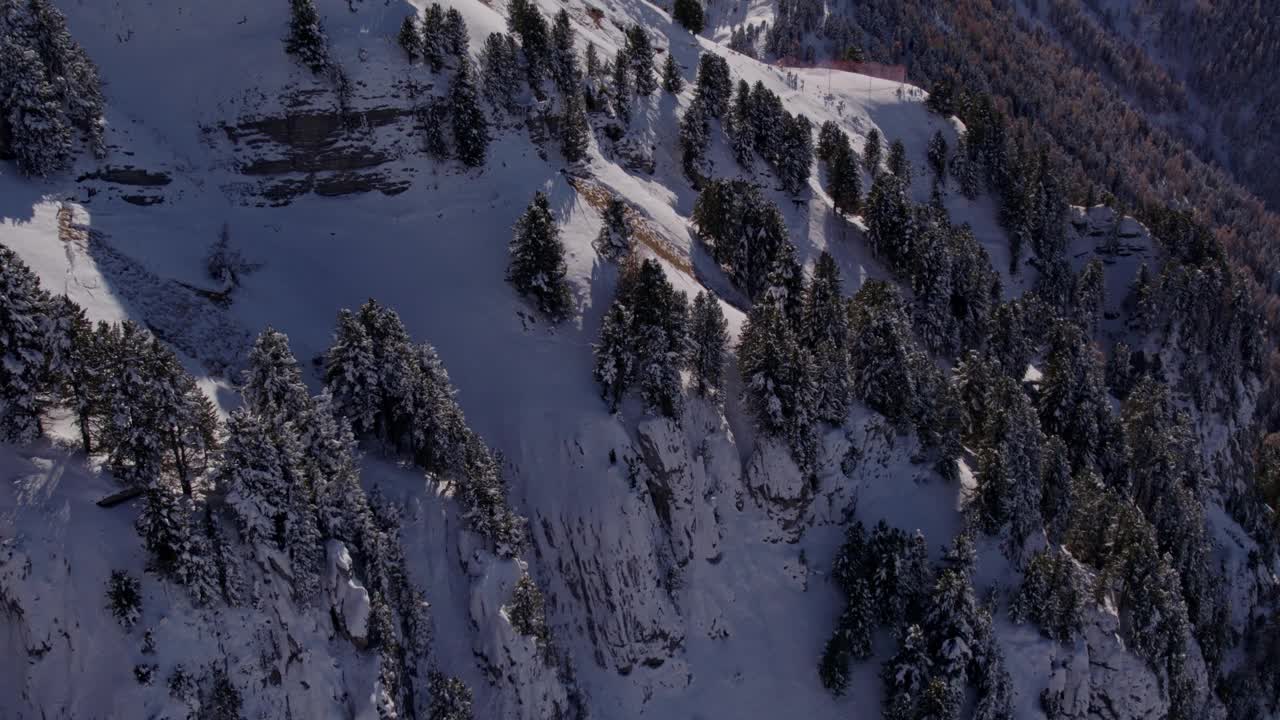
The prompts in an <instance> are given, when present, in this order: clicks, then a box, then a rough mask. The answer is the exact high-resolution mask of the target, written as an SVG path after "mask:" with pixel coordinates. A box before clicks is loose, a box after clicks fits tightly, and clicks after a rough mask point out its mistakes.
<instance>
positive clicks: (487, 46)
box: [480, 32, 520, 116]
mask: <svg viewBox="0 0 1280 720" xmlns="http://www.w3.org/2000/svg"><path fill="white" fill-rule="evenodd" d="M516 52H517V51H516V43H515V40H513V39H512V38H511V36H510V35H506V34H504V33H496V32H495V33H489V37H487V38H485V41H484V47H483V48H481V50H480V83H481V85H482V86H483V87H484V94H485V97H486V98H487V99H488V100H489V103H490V104H491V105H493V107H494V109H496V110H502V111H505V112H506V113H507V114H508V115H512V116H514V115H515V114H516V113H517V112H518V111H519V108H520V105H519V99H520V63H519V59H518V57H517V55H516Z"/></svg>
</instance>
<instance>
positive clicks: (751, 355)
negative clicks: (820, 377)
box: [738, 303, 814, 466]
mask: <svg viewBox="0 0 1280 720" xmlns="http://www.w3.org/2000/svg"><path fill="white" fill-rule="evenodd" d="M738 372H739V374H740V375H741V376H742V385H743V393H744V395H745V402H746V403H747V407H748V408H749V409H750V410H751V413H752V415H753V416H754V417H755V419H756V422H757V423H758V424H759V425H760V427H761V429H762V430H764V431H765V432H766V433H769V434H772V435H775V436H778V437H781V438H784V439H786V440H788V441H789V442H791V445H792V449H793V451H797V450H799V449H800V448H801V447H804V441H806V440H808V439H809V438H808V435H809V431H810V428H811V427H812V422H813V394H814V388H813V376H814V369H813V360H812V358H811V357H810V356H809V353H808V352H806V351H805V350H804V348H803V347H802V346H801V345H800V342H799V339H798V338H797V337H796V333H795V331H794V329H793V327H792V323H791V322H790V321H789V320H788V319H787V317H786V315H785V314H784V313H783V312H782V310H781V308H780V307H779V306H778V305H776V304H775V303H757V304H756V306H755V307H754V308H752V311H751V314H750V315H748V317H747V322H746V324H745V325H744V326H743V329H742V336H741V341H740V342H739V345H738ZM797 460H798V461H800V462H801V464H802V466H803V465H804V460H805V458H801V457H797Z"/></svg>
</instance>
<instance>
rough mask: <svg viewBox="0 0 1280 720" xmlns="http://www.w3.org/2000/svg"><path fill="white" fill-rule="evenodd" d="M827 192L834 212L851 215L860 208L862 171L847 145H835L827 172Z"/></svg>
mask: <svg viewBox="0 0 1280 720" xmlns="http://www.w3.org/2000/svg"><path fill="white" fill-rule="evenodd" d="M827 192H829V193H830V194H831V202H832V204H833V205H834V206H835V211H836V212H837V213H841V214H845V213H848V214H853V213H856V212H858V210H860V209H861V207H862V171H861V170H860V169H859V168H858V159H857V158H856V157H855V156H854V154H853V150H851V149H850V148H849V145H848V143H847V142H846V143H844V144H842V145H837V146H836V149H835V150H834V152H833V153H832V156H831V161H830V167H829V168H828V170H827Z"/></svg>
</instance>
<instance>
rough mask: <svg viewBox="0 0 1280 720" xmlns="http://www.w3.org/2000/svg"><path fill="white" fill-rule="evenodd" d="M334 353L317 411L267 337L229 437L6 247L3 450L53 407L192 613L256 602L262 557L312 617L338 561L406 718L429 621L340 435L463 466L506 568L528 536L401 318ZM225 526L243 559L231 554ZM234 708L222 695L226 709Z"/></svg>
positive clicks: (1, 337)
mask: <svg viewBox="0 0 1280 720" xmlns="http://www.w3.org/2000/svg"><path fill="white" fill-rule="evenodd" d="M335 348H338V350H337V351H331V352H330V354H329V356H328V363H327V365H326V369H327V370H328V373H327V379H328V384H329V391H326V392H325V393H322V394H320V395H317V396H314V397H313V396H311V395H310V393H309V392H308V390H307V388H306V386H305V385H304V383H303V381H302V372H301V368H300V367H299V365H298V363H297V360H296V359H295V358H294V356H293V354H292V352H291V351H290V349H289V344H288V338H287V337H285V336H284V334H282V333H280V332H278V331H276V330H273V329H271V328H268V329H266V330H265V331H263V333H262V334H261V335H259V337H258V339H257V341H256V342H255V343H254V346H253V349H252V351H251V352H250V355H249V358H248V362H247V368H246V370H245V372H244V375H243V379H242V384H241V386H240V389H241V392H242V395H243V398H244V404H243V406H242V407H241V408H239V409H237V410H236V411H235V412H233V413H232V414H231V416H230V418H229V419H228V420H227V422H226V423H225V425H223V424H222V423H220V422H219V419H218V415H217V413H216V412H215V410H214V406H213V404H212V403H211V402H210V400H209V399H208V397H207V396H206V395H205V394H204V392H203V391H202V390H201V389H200V388H199V386H198V385H197V384H196V381H195V379H194V378H193V377H192V376H191V375H190V374H189V373H188V372H187V371H186V369H185V368H184V367H183V364H182V363H181V361H180V360H179V359H178V358H177V357H176V356H175V355H174V354H173V352H172V351H170V350H169V349H168V348H167V347H166V346H165V345H164V344H163V343H162V342H161V341H160V340H159V339H157V338H155V337H153V336H152V335H151V334H150V333H148V332H147V331H146V330H144V329H142V328H141V327H139V326H138V325H136V324H134V323H132V322H130V321H125V322H122V323H115V324H109V323H105V322H100V323H98V324H97V325H93V324H91V323H90V322H89V321H88V319H87V318H86V317H85V314H84V311H83V310H82V309H80V308H79V307H78V306H76V305H75V304H74V303H72V302H71V301H70V300H69V299H67V298H66V297H52V296H50V295H49V294H48V293H46V292H45V291H44V290H43V289H42V288H41V287H40V285H39V282H38V280H37V278H36V277H35V275H34V273H32V272H31V270H30V269H29V268H27V266H26V265H25V264H24V263H23V262H22V260H21V259H20V258H18V257H17V256H16V255H15V254H14V253H13V252H12V251H10V250H9V249H8V248H5V247H3V246H0V360H2V361H0V433H2V436H3V439H4V440H5V441H9V442H31V441H34V440H36V439H37V438H39V437H40V435H41V434H42V430H43V427H42V419H43V416H44V415H45V413H46V412H47V410H48V409H49V407H50V406H51V405H54V404H60V405H63V406H65V407H66V408H67V409H68V410H70V411H71V413H72V416H73V417H74V419H75V427H76V431H77V434H78V435H79V439H80V443H81V446H82V449H83V450H84V452H86V453H93V454H95V455H98V456H101V457H103V458H104V459H105V467H106V468H107V469H109V470H110V471H111V472H112V474H113V475H114V476H115V478H116V479H117V480H119V481H120V482H122V483H124V484H125V485H126V486H128V487H130V488H133V489H134V490H135V491H136V492H137V493H138V494H139V497H140V498H141V501H140V503H139V512H138V517H137V522H136V527H137V531H138V534H139V537H140V539H141V541H142V545H143V547H144V548H145V549H146V551H147V555H148V558H149V563H148V568H149V569H150V570H152V571H154V572H156V573H157V574H159V575H161V576H162V577H164V578H166V579H168V580H170V581H172V582H174V583H176V584H178V585H180V586H182V587H184V588H186V589H187V591H188V592H189V593H190V594H191V597H192V599H193V601H194V602H196V603H197V604H200V605H215V604H220V603H226V604H231V605H236V604H242V603H247V604H253V603H256V602H258V598H257V593H258V592H259V589H258V588H259V587H260V586H259V584H258V582H257V581H256V580H253V581H251V578H249V577H247V573H250V572H254V570H251V569H246V567H245V565H246V561H247V560H249V558H250V557H259V558H260V557H262V555H263V553H267V554H270V555H271V556H272V557H273V560H272V567H274V568H278V569H279V571H280V572H281V574H282V575H283V579H284V581H285V587H286V588H287V590H288V592H289V593H290V594H291V595H292V597H293V599H294V600H295V602H297V603H298V604H300V605H309V604H312V603H316V602H318V601H319V599H320V598H321V597H322V589H321V585H322V582H323V578H324V577H325V573H326V557H325V552H326V550H325V543H326V542H327V541H329V540H340V541H342V542H343V543H345V544H346V545H347V547H349V548H350V549H351V551H352V555H353V557H354V558H355V561H356V566H355V569H356V572H358V574H359V577H360V580H361V582H362V583H363V585H364V587H366V588H367V589H368V590H369V592H370V596H371V602H372V610H373V612H372V618H371V623H370V627H369V628H368V632H369V637H368V640H369V644H370V648H371V650H373V651H375V652H377V653H378V654H379V657H380V681H379V686H380V696H381V698H382V699H381V700H380V702H381V703H382V704H383V706H384V709H391V710H395V711H397V712H399V711H407V712H408V713H410V714H412V712H413V708H414V707H415V703H416V706H418V707H423V706H425V698H426V697H427V696H426V692H427V689H428V684H429V679H428V671H429V667H428V665H429V658H430V643H431V618H430V616H429V613H428V612H427V607H428V606H427V604H426V603H425V602H424V601H423V594H422V591H421V590H420V589H418V588H417V587H416V586H415V585H414V584H413V583H412V581H411V580H410V579H409V578H408V575H407V572H406V569H405V562H404V557H403V549H402V546H401V544H400V540H399V537H398V532H399V531H398V521H397V520H396V514H395V511H394V509H392V508H390V507H388V506H382V505H380V504H378V503H376V502H374V501H371V500H370V499H369V497H368V496H367V495H366V493H365V491H364V489H363V488H362V486H361V484H360V477H359V470H358V465H357V455H356V436H355V434H354V433H353V431H352V429H351V425H350V424H349V423H348V420H347V418H348V417H351V418H353V420H354V422H355V423H356V424H357V427H358V428H359V431H360V433H361V434H362V435H375V434H378V435H381V437H382V439H383V441H384V442H386V443H390V444H395V445H396V449H397V450H399V451H403V452H412V453H413V457H414V459H415V460H416V461H418V462H419V463H420V464H423V466H424V467H426V468H427V469H428V470H431V471H432V472H441V473H444V472H446V471H447V470H446V463H448V462H449V461H451V460H453V459H454V456H455V455H456V456H457V459H456V462H457V463H458V467H459V468H460V469H459V470H458V475H459V477H466V478H468V480H467V481H466V482H465V483H461V482H460V485H461V488H460V495H461V498H462V503H463V507H464V516H465V517H466V518H467V519H468V521H469V523H470V525H471V527H472V528H473V529H475V530H476V531H477V532H479V533H480V534H481V535H483V536H485V537H486V538H487V539H489V540H490V541H492V542H493V543H494V547H495V549H496V550H497V551H498V552H499V553H508V554H510V553H514V552H518V551H519V549H520V547H521V544H522V542H523V520H522V519H520V518H519V517H518V516H516V515H515V514H514V513H512V512H511V511H510V509H509V508H507V506H506V503H505V495H504V488H503V485H502V481H501V475H500V464H499V463H498V462H497V461H495V460H494V458H493V457H492V455H491V453H489V451H488V450H487V448H485V447H484V444H483V443H482V442H481V441H480V440H479V439H478V438H477V437H475V436H474V434H473V433H471V431H470V430H469V429H467V428H466V424H465V420H464V419H463V417H462V415H461V411H460V410H459V409H458V408H457V405H456V402H454V400H453V391H452V388H451V386H450V385H449V383H448V376H447V374H446V373H445V372H444V369H443V367H442V366H441V365H440V363H439V359H438V358H437V357H436V355H435V353H434V351H433V350H431V349H430V347H429V346H425V345H424V346H418V347H410V345H409V343H408V339H407V335H406V334H405V333H404V329H403V326H402V325H400V323H399V319H398V318H397V317H395V314H394V312H391V311H389V310H386V309H385V308H382V307H381V306H378V305H377V304H376V303H372V302H371V303H369V304H368V305H366V306H365V307H364V308H362V309H361V312H360V314H359V315H352V314H351V313H344V315H343V317H342V320H341V321H340V325H339V328H338V331H337V333H336V340H335ZM361 383H363V385H361ZM330 391H332V392H333V393H335V395H336V396H337V398H338V399H336V400H335V396H334V395H331V394H330ZM352 391H356V392H358V393H359V395H358V396H353V395H351V394H350V393H351V392H352ZM366 393H368V394H366ZM391 393H404V394H403V395H397V396H395V397H391V396H390V394H391ZM456 443H461V444H463V445H464V447H461V448H459V447H457V446H456ZM449 469H452V468H451V467H450V468H449ZM224 519H226V520H228V521H231V522H228V523H225V524H224V522H223V520H224ZM232 524H233V525H234V530H235V532H236V533H237V534H238V536H239V539H240V543H239V544H234V543H232V542H231V541H230V539H229V537H228V530H230V529H231V527H232ZM261 571H263V572H266V571H267V570H266V566H265V565H263V566H262V568H261ZM128 585H129V583H127V582H126V581H125V580H123V579H117V581H116V582H114V590H113V592H115V594H116V595H117V596H120V597H123V595H122V593H125V592H126V591H127V590H128ZM121 602H123V600H121ZM117 604H118V603H117ZM122 607H123V606H122ZM126 610H127V608H126ZM171 680H172V679H171ZM181 680H182V678H181V677H178V681H179V682H180V681H181ZM180 684H181V683H180ZM234 694H235V688H234V685H231V684H229V683H228V684H227V685H226V688H225V692H223V693H222V696H225V697H226V698H231V697H232V696H233V695H234Z"/></svg>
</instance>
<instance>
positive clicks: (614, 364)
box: [593, 300, 635, 412]
mask: <svg viewBox="0 0 1280 720" xmlns="http://www.w3.org/2000/svg"><path fill="white" fill-rule="evenodd" d="M632 324H633V316H632V314H631V310H630V309H628V308H627V306H626V305H624V304H622V303H621V302H619V301H617V300H615V301H614V303H613V304H612V305H611V306H609V312H608V313H607V314H606V315H605V317H604V321H603V323H602V324H601V326H600V341H599V342H597V343H596V345H595V358H596V360H595V369H594V370H593V376H594V378H595V381H596V382H597V383H599V384H600V396H601V398H603V399H604V400H605V401H606V402H607V403H609V411H610V412H617V410H618V404H619V403H620V402H621V401H622V396H623V394H624V393H625V392H626V389H627V384H628V382H629V380H630V378H631V374H632V368H633V367H634V365H635V358H634V357H633V355H632V350H631V337H630V333H631V326H632Z"/></svg>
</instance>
